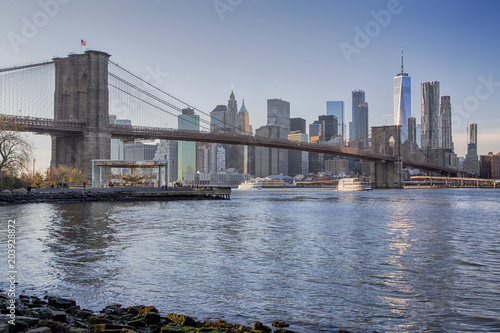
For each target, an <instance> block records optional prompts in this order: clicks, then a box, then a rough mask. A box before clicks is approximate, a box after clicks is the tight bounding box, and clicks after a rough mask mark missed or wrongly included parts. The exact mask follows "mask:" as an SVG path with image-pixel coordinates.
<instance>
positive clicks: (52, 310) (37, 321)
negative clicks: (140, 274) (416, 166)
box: [0, 290, 349, 333]
mask: <svg viewBox="0 0 500 333" xmlns="http://www.w3.org/2000/svg"><path fill="white" fill-rule="evenodd" d="M9 296H11V295H10V294H6V293H5V292H4V291H1V290H0V312H1V315H0V318H1V319H2V320H1V321H0V332H2V333H4V332H5V333H24V332H26V333H182V332H185V333H201V332H203V333H216V332H217V333H219V332H220V333H244V332H250V333H271V332H274V333H298V332H299V331H293V330H291V329H289V324H288V323H286V322H284V321H273V322H272V323H271V324H270V325H265V324H263V323H262V322H260V321H256V322H255V323H254V325H253V327H250V326H245V325H240V324H235V323H228V322H226V321H224V320H221V319H219V320H217V321H208V322H206V321H203V320H196V319H195V318H193V317H190V316H188V315H183V314H176V313H168V314H167V315H161V314H160V313H159V311H158V310H157V308H156V307H154V306H145V305H135V306H130V307H127V308H123V307H122V306H121V305H120V304H111V305H108V306H106V307H105V308H103V309H102V310H101V311H99V312H97V313H95V312H94V311H92V310H88V309H82V308H81V307H80V306H79V305H77V304H76V301H74V300H71V299H65V298H61V297H57V296H45V297H44V298H43V299H42V298H39V297H36V296H25V295H20V296H19V297H18V298H11V297H9ZM338 332H339V333H349V332H348V331H344V330H338Z"/></svg>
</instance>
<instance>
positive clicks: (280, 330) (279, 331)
mask: <svg viewBox="0 0 500 333" xmlns="http://www.w3.org/2000/svg"><path fill="white" fill-rule="evenodd" d="M274 333H295V332H294V331H290V330H286V329H284V328H278V329H276V330H275V331H274Z"/></svg>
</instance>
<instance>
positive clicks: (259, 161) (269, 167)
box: [255, 125, 289, 177]
mask: <svg viewBox="0 0 500 333" xmlns="http://www.w3.org/2000/svg"><path fill="white" fill-rule="evenodd" d="M255 134H256V135H258V136H262V137H266V138H274V139H287V138H288V134H289V130H288V128H286V127H284V126H277V125H265V126H262V127H260V128H258V129H257V130H256V131H255ZM280 174H283V175H288V150H287V149H278V148H265V147H255V175H256V176H257V177H267V176H270V175H280Z"/></svg>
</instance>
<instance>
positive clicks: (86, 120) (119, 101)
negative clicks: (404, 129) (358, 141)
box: [0, 51, 458, 188]
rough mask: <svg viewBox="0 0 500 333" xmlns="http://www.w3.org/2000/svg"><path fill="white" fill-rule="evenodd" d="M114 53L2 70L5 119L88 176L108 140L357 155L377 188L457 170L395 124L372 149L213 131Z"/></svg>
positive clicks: (57, 160) (1, 116)
mask: <svg viewBox="0 0 500 333" xmlns="http://www.w3.org/2000/svg"><path fill="white" fill-rule="evenodd" d="M109 58H110V55H109V54H107V53H104V52H100V51H86V52H85V53H84V54H70V55H69V56H68V57H65V58H54V59H52V61H47V62H42V63H37V64H30V65H25V66H16V67H10V68H4V69H0V124H2V125H4V128H9V129H12V130H16V131H25V132H33V133H38V134H47V135H50V136H51V138H52V156H51V159H52V160H51V165H52V166H59V165H67V166H76V167H78V168H79V169H81V170H82V171H83V172H84V174H85V175H86V177H87V179H89V178H90V177H91V162H92V160H93V159H109V158H110V150H111V138H120V139H124V140H126V141H133V140H135V139H150V140H155V139H163V140H178V141H194V142H210V143H220V144H232V145H246V146H256V147H267V148H279V149H288V150H298V151H308V152H313V153H323V154H329V155H336V156H346V157H352V158H356V159H360V160H362V161H366V162H371V163H372V183H373V184H374V187H385V188H399V187H402V184H403V183H402V173H403V171H402V170H403V168H404V167H410V168H415V169H420V170H426V171H433V172H436V173H441V174H445V175H456V174H457V172H458V171H457V170H456V169H453V168H449V167H444V166H440V165H436V164H432V163H428V162H426V161H425V158H422V157H420V158H416V156H417V155H415V154H411V152H410V151H409V150H408V149H404V145H403V144H402V143H401V131H400V128H399V127H398V126H381V127H372V136H371V143H372V144H371V147H372V148H371V150H357V149H354V148H350V147H345V146H340V145H329V144H317V143H299V142H293V141H289V140H284V139H273V138H269V137H262V136H257V135H254V134H252V133H241V132H240V133H227V132H223V131H211V130H210V125H211V124H212V125H213V122H212V121H211V119H210V114H209V113H207V112H203V111H202V110H199V109H198V108H196V107H193V106H192V104H191V103H187V102H185V101H183V100H181V99H179V98H177V97H175V96H173V95H171V94H169V93H168V92H165V91H163V90H161V89H159V88H157V87H155V86H154V85H152V84H150V83H149V82H147V81H145V80H143V79H141V78H140V77H139V76H137V75H135V74H133V73H131V72H130V71H128V70H126V69H125V68H123V67H121V66H119V65H118V64H116V63H114V62H112V61H111V60H110V59H109ZM193 98H194V99H195V98H196V96H193ZM183 108H191V109H194V110H196V111H197V112H199V113H200V114H202V115H205V116H206V119H204V120H202V119H200V122H201V123H204V125H205V126H200V127H201V128H202V130H200V131H189V130H179V129H176V128H175V127H176V124H177V117H178V115H180V114H181V113H182V109H183ZM110 114H113V115H117V116H118V117H121V118H126V119H131V120H132V123H133V124H134V125H133V126H132V125H117V124H112V123H111V122H110ZM158 124H165V125H164V126H158Z"/></svg>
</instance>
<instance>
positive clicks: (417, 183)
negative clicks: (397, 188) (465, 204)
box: [403, 176, 500, 188]
mask: <svg viewBox="0 0 500 333" xmlns="http://www.w3.org/2000/svg"><path fill="white" fill-rule="evenodd" d="M403 183H404V188H439V187H442V188H447V187H449V188H500V180H499V179H481V178H463V177H435V176H412V177H410V180H405V181H404V182H403Z"/></svg>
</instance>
